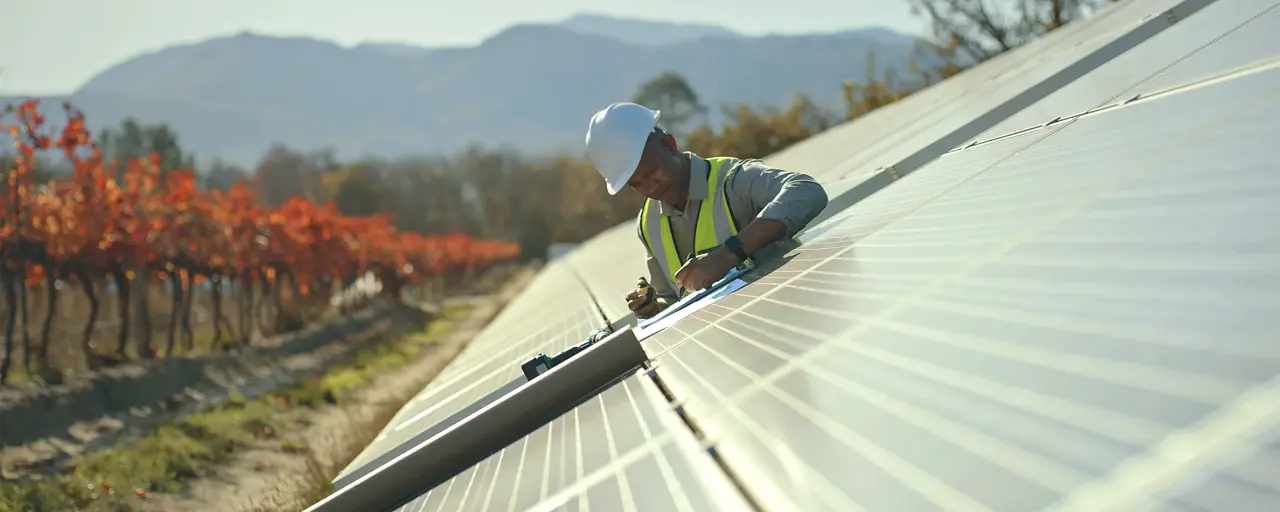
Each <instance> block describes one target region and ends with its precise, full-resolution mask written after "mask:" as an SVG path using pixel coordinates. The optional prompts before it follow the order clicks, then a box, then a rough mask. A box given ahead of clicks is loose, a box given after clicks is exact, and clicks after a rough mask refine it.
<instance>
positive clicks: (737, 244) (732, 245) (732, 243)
mask: <svg viewBox="0 0 1280 512" xmlns="http://www.w3.org/2000/svg"><path fill="white" fill-rule="evenodd" d="M724 247H725V248H726V249H729V250H730V251H733V254H734V255H736V256H737V257H738V263H742V262H744V261H747V258H750V257H751V256H750V255H749V254H747V251H745V250H743V249H742V240H738V236H737V235H734V236H731V237H729V238H728V239H727V240H725V241H724Z"/></svg>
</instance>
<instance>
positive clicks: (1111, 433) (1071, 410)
mask: <svg viewBox="0 0 1280 512" xmlns="http://www.w3.org/2000/svg"><path fill="white" fill-rule="evenodd" d="M743 315H744V316H747V317H748V318H753V319H755V320H757V321H759V322H761V323H768V324H772V325H774V326H776V327H778V328H780V329H784V330H788V331H790V332H794V333H796V334H802V335H804V336H806V337H811V338H814V339H818V338H821V337H822V336H823V334H822V333H820V332H817V331H809V330H807V329H803V328H800V327H797V326H794V325H789V324H785V323H782V322H777V321H775V320H772V319H770V318H767V317H763V316H757V315H751V314H749V313H743ZM782 339H783V340H785V338H782ZM799 348H801V349H802V350H807V349H809V348H812V347H811V346H800V347H799ZM845 349H846V350H850V351H853V352H856V353H857V355H858V356H860V357H863V358H866V359H868V360H874V361H875V362H877V363H880V364H883V365H885V366H886V367H892V368H894V369H896V370H900V371H902V372H903V373H904V374H910V375H911V376H912V377H913V378H919V379H927V380H932V381H935V382H937V383H938V384H941V385H944V386H948V387H951V388H954V389H963V390H970V391H972V392H974V393H977V394H979V395H982V396H983V397H985V398H987V399H990V400H994V401H998V402H1000V403H1002V404H1004V405H1007V406H1010V407H1014V408H1020V409H1024V410H1027V411H1030V412H1034V413H1035V414H1038V415H1040V416H1043V417H1045V418H1049V419H1052V420H1055V421H1058V422H1061V423H1063V424H1066V425H1070V426H1072V427H1075V428H1078V429H1080V430H1082V431H1086V432H1091V433H1094V434H1097V435H1100V436H1104V437H1108V438H1111V439H1115V440H1118V441H1122V442H1125V443H1128V444H1131V445H1142V444H1148V443H1154V442H1155V441H1157V440H1159V439H1162V438H1163V437H1164V436H1166V435H1168V433H1169V431H1170V429H1169V428H1168V427H1167V426H1165V425H1162V424H1159V423H1156V422H1153V421H1149V420H1145V419H1143V418H1138V417H1134V416H1130V415H1126V414H1123V413H1119V412H1114V411H1111V410H1108V409H1104V408H1101V407H1097V406H1093V405H1090V404H1085V403H1080V402H1075V401H1071V400H1067V399H1063V398H1060V397H1057V396H1054V395H1052V394H1047V393H1043V392H1038V391H1035V390H1032V389H1027V388H1020V387H1015V386H1010V385H1008V384H1005V383H1002V382H1000V381H999V380H996V379H991V378H987V377H984V376H982V375H977V374H969V373H965V372H962V371H957V370H952V369H949V368H947V367H946V366H942V365H939V364H934V363H930V362H928V361H923V360H920V359H914V358H911V357H906V356H902V355H899V354H897V353H894V352H892V351H888V350H882V349H878V348H875V347H870V346H865V345H859V346H853V345H850V346H848V347H845ZM899 385H900V384H899Z"/></svg>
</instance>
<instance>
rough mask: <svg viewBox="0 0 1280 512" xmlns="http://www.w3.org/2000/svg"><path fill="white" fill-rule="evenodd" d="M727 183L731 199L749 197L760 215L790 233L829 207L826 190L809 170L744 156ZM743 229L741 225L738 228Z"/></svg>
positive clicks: (802, 227)
mask: <svg viewBox="0 0 1280 512" xmlns="http://www.w3.org/2000/svg"><path fill="white" fill-rule="evenodd" d="M727 181H728V183H727V184H726V185H725V189H726V191H727V192H728V193H729V197H731V198H732V199H731V200H732V201H734V202H735V203H739V204H741V201H744V200H745V201H746V202H747V204H749V205H750V208H751V210H752V211H758V212H760V213H759V214H757V215H756V218H757V219H773V220H776V221H780V222H782V223H783V224H785V225H786V226H787V236H793V235H795V234H796V233H798V232H800V230H801V229H804V227H805V226H807V225H808V224H809V222H810V221H812V220H813V219H814V218H815V217H817V216H818V214H819V213H822V209H823V208H826V207H827V191H826V190H824V189H823V188H822V185H819V184H818V182H817V181H816V180H814V179H813V178H812V177H811V176H809V175H807V174H802V173H798V172H791V171H784V170H782V169H775V168H772V167H769V166H768V165H766V164H765V163H764V162H761V161H759V160H744V161H743V162H742V164H741V165H740V166H738V169H737V170H736V171H735V172H734V173H733V174H731V175H729V179H728V180H727ZM739 229H741V228H739Z"/></svg>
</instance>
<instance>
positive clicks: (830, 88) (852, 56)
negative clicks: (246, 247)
mask: <svg viewBox="0 0 1280 512" xmlns="http://www.w3.org/2000/svg"><path fill="white" fill-rule="evenodd" d="M915 48H916V39H915V38H914V37H913V36H910V35H907V34H901V33H897V32H893V31H891V30H887V29H882V28H871V29H859V30H851V31H845V32H837V33H827V34H812V35H799V36H762V37H749V36H745V35H742V34H739V33H737V32H734V31H732V30H730V29H727V28H724V27H718V26H714V25H697V24H679V23H667V22H655V21H639V20H630V19H620V18H611V17H605V16H598V15H578V16H574V17H571V18H569V19H567V20H564V21H561V22H558V23H546V24H524V25H516V26H513V27H510V28H508V29H506V30H503V31H502V32H500V33H498V34H496V35H494V36H492V37H490V38H488V39H487V40H485V41H483V42H482V43H480V44H478V45H476V46H472V47H440V48H429V47H418V46H412V45H403V44H381V43H380V44H361V45H357V46H353V47H342V46H339V45H337V44H335V43H332V42H328V41H322V40H317V39H311V38H297V37H272V36H264V35H257V34H252V33H248V32H245V33H240V34H236V35H232V36H227V37H220V38H214V39H209V40H205V41H201V42H199V43H195V44H187V45H179V46H170V47H166V48H163V49H160V50H158V51H154V52H150V53H146V54H142V55H138V56H136V57H134V58H132V59H129V60H127V61H125V62H122V63H120V64H118V65H115V66H112V67H111V68H109V69H106V70H104V71H102V72H101V73H99V74H97V75H96V76H94V77H93V78H91V79H90V80H89V81H88V82H87V83H85V84H84V85H83V86H82V87H80V88H79V89H78V90H76V91H75V92H74V93H73V94H71V95H70V96H69V97H49V98H43V99H45V100H46V101H47V102H48V103H46V104H45V108H44V110H45V111H46V112H47V114H48V115H49V118H50V121H51V122H54V123H58V122H60V121H61V116H60V115H57V114H56V113H55V109H56V108H57V107H56V105H57V104H58V103H59V102H61V101H63V100H70V101H72V102H73V104H74V105H75V106H77V107H78V108H80V109H81V110H83V111H84V112H85V115H86V117H87V119H88V121H89V123H90V125H91V126H92V127H95V128H101V127H104V126H116V125H118V124H119V123H120V122H121V121H122V120H124V119H125V118H126V117H129V116H132V117H134V118H136V119H138V120H139V121H141V122H143V123H155V122H165V123H168V124H170V126H172V127H173V128H174V129H175V130H176V131H177V133H178V134H179V136H180V138H181V141H182V145H183V146H184V147H186V148H189V149H190V150H193V151H194V152H195V153H196V154H197V155H198V157H199V158H200V160H201V161H207V159H209V158H212V157H219V158H222V159H224V160H227V161H230V162H234V163H238V164H241V165H246V166H251V165H253V164H254V163H255V162H256V160H257V159H258V158H259V157H260V156H261V155H262V154H263V153H264V152H265V151H266V149H267V148H268V147H269V146H270V145H271V144H273V143H276V142H283V143H286V144H288V145H290V146H291V147H294V148H295V149H303V150H312V149H321V148H324V147H329V148H333V149H334V150H335V152H336V154H337V155H338V156H339V157H353V156H360V155H366V154H377V155H381V156H399V155H406V154H428V153H448V152H453V151H457V150H460V149H462V148H464V147H465V146H467V145H469V144H477V143H478V144H483V145H487V146H491V147H492V146H499V145H505V146H509V147H512V148H514V149H518V150H522V151H526V152H532V153H551V152H555V151H559V150H565V149H568V150H571V151H577V152H580V151H581V144H582V138H583V135H584V130H585V128H586V124H587V120H588V119H589V118H590V116H591V114H592V113H594V112H595V111H596V110H598V109H600V108H601V107H603V106H605V105H607V104H609V103H611V102H614V101H625V100H629V99H630V98H631V97H632V95H633V94H634V92H635V91H636V89H637V88H638V87H639V85H640V84H642V83H643V82H644V81H645V80H647V79H649V78H652V77H654V76H657V75H659V74H661V73H663V72H665V71H675V72H677V73H680V74H681V75H683V76H684V77H685V78H686V80H687V81H688V82H689V84H690V85H691V86H692V88H693V89H694V91H695V92H696V93H697V94H698V95H699V96H700V99H701V100H702V102H703V103H704V104H706V105H708V106H710V107H711V111H710V115H709V117H710V121H711V122H712V123H715V124H718V123H720V122H722V121H723V115H722V114H721V113H720V109H719V108H718V107H719V106H720V105H725V104H731V103H748V104H751V105H753V106H755V105H764V104H769V105H776V106H785V105H786V104H788V103H790V101H791V100H792V99H793V97H794V94H795V93H806V94H808V95H810V97H811V98H813V99H814V100H815V101H817V102H818V103H819V104H820V105H824V106H826V107H828V108H831V109H833V110H834V109H838V108H840V107H841V105H842V102H843V100H842V97H841V87H840V84H841V82H843V81H845V80H849V79H852V80H862V79H864V78H865V74H866V61H867V56H868V55H869V54H871V53H872V52H874V54H875V60H876V62H878V63H881V64H880V65H881V66H882V67H884V66H885V65H886V64H888V65H889V66H888V67H893V68H895V70H896V71H897V72H898V73H899V76H905V74H906V73H907V71H906V63H907V61H908V59H909V58H910V57H911V56H912V55H913V53H914V50H915ZM924 64H928V63H927V62H926V63H924ZM17 99H19V98H13V97H10V98H0V102H12V101H14V100H17Z"/></svg>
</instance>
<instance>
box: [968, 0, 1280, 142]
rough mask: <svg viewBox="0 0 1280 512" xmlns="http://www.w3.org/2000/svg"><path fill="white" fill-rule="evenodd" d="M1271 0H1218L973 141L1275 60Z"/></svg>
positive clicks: (1278, 12)
mask: <svg viewBox="0 0 1280 512" xmlns="http://www.w3.org/2000/svg"><path fill="white" fill-rule="evenodd" d="M1278 17H1280V9H1277V4H1276V3H1275V1H1274V0H1219V1H1217V2H1214V3H1213V4H1211V5H1208V6H1206V7H1204V8H1203V9H1202V10H1201V11H1198V12H1196V13H1195V17H1194V18H1193V20H1194V21H1193V22H1190V23H1183V22H1182V20H1179V22H1177V23H1175V24H1173V25H1172V26H1170V27H1169V28H1168V29H1166V30H1164V31H1162V32H1160V33H1159V34H1156V35H1154V36H1152V37H1151V39H1150V40H1149V41H1148V42H1146V43H1144V44H1142V45H1140V46H1138V47H1135V48H1134V49H1132V50H1130V51H1128V52H1125V53H1124V54H1122V55H1120V56H1118V57H1116V58H1115V59H1113V60H1111V61H1110V62H1107V63H1106V64H1103V65H1102V66H1100V67H1098V69H1096V70H1095V71H1093V72H1091V73H1089V74H1087V75H1085V76H1083V77H1081V78H1080V79H1078V80H1076V81H1075V82H1072V83H1071V85H1069V86H1067V87H1064V88H1062V89H1059V90H1057V91H1055V92H1054V93H1052V94H1050V95H1048V96H1047V97H1045V99H1044V100H1042V101H1039V102H1037V103H1036V104H1034V105H1032V106H1030V107H1028V108H1026V109H1023V110H1021V111H1020V112H1018V113H1017V114H1014V115H1013V116H1011V117H1010V118H1009V119H1007V120H1005V121H1004V122H1002V123H1000V124H998V125H996V126H993V127H991V128H989V129H987V130H986V131H984V132H983V133H982V134H981V135H979V136H977V137H974V138H973V140H975V141H983V140H988V139H990V138H992V137H998V136H1003V135H1008V134H1011V133H1015V132H1017V131H1019V130H1022V129H1027V128H1032V127H1035V126H1037V125H1043V124H1045V123H1048V122H1050V121H1053V120H1054V119H1057V118H1059V117H1064V116H1070V115H1075V114H1079V113H1082V112H1085V111H1088V110H1091V109H1094V108H1097V107H1101V106H1103V105H1106V104H1109V103H1114V102H1116V101H1121V100H1127V99H1129V98H1131V97H1133V96H1135V95H1137V94H1138V93H1145V94H1150V93H1153V92H1157V91H1161V90H1164V89H1169V88H1172V87H1175V86H1179V85H1183V84H1186V83H1190V82H1195V81H1200V80H1205V79H1207V78H1210V77H1213V76H1216V75H1219V74H1222V73H1224V72H1230V71H1235V70H1238V69H1242V68H1246V67H1250V66H1258V65H1262V64H1265V63H1266V62H1268V60H1270V61H1271V64H1274V60H1275V57H1276V53H1277V50H1280V42H1278V41H1276V38H1275V37H1274V33H1269V32H1268V28H1269V27H1268V26H1269V25H1270V26H1271V27H1270V28H1271V29H1274V25H1275V24H1276V19H1277V18H1278Z"/></svg>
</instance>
